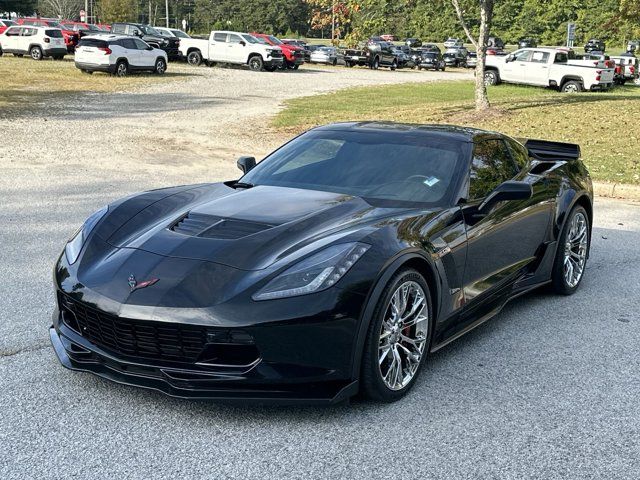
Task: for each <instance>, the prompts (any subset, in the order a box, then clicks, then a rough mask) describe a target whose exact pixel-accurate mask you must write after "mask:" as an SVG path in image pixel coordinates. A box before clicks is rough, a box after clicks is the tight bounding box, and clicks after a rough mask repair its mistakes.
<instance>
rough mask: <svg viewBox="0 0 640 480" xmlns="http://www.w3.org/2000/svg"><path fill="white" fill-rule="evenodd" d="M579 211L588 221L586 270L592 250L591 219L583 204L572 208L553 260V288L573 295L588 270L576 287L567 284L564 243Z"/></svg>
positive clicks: (557, 291) (560, 292)
mask: <svg viewBox="0 0 640 480" xmlns="http://www.w3.org/2000/svg"><path fill="white" fill-rule="evenodd" d="M578 212H580V213H582V214H583V215H584V218H585V219H586V221H587V259H586V260H585V264H584V268H585V270H586V268H587V261H588V259H589V251H590V250H591V223H590V221H589V215H587V211H586V210H585V209H584V207H582V206H581V205H576V206H574V207H573V208H572V209H571V212H570V213H569V215H568V216H567V220H566V222H565V223H564V226H563V227H562V232H561V233H560V237H558V246H557V248H556V257H555V259H554V261H553V269H552V272H551V282H552V288H553V290H554V291H555V292H556V293H559V294H561V295H573V294H574V293H575V292H576V291H577V290H578V288H580V285H581V284H582V280H583V279H584V274H585V273H586V271H583V273H582V277H581V278H580V281H579V282H578V284H577V285H576V286H575V287H570V286H569V285H567V282H566V280H565V278H564V244H565V243H566V241H567V235H569V229H570V228H571V222H572V221H573V218H574V217H575V215H576V214H577V213H578Z"/></svg>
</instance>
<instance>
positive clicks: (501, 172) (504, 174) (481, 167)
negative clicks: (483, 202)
mask: <svg viewBox="0 0 640 480" xmlns="http://www.w3.org/2000/svg"><path fill="white" fill-rule="evenodd" d="M516 173H517V172H516V169H515V165H514V163H513V160H512V159H511V155H509V151H508V150H507V146H506V145H505V143H504V142H503V141H502V140H484V141H481V142H478V143H476V144H475V145H474V147H473V161H472V162H471V172H470V182H469V199H470V200H475V199H480V198H484V197H486V196H487V195H488V194H489V193H491V192H492V191H493V190H494V189H495V188H496V187H497V186H498V185H500V184H501V183H502V182H505V181H507V180H509V179H511V178H513V177H514V175H515V174H516Z"/></svg>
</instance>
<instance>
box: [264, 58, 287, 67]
mask: <svg viewBox="0 0 640 480" xmlns="http://www.w3.org/2000/svg"><path fill="white" fill-rule="evenodd" d="M263 64H264V65H265V66H267V67H280V66H282V65H284V57H267V58H266V60H264V62H263Z"/></svg>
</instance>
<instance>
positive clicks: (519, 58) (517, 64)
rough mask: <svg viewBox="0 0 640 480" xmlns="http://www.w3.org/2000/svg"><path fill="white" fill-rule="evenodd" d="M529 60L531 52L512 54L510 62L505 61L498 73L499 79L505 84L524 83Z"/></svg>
mask: <svg viewBox="0 0 640 480" xmlns="http://www.w3.org/2000/svg"><path fill="white" fill-rule="evenodd" d="M530 58H531V50H519V51H517V52H515V53H513V54H512V59H511V61H506V59H505V64H504V68H503V69H502V70H501V71H500V78H501V79H502V80H504V81H506V82H517V83H524V82H525V70H526V69H527V65H528V64H529V59H530Z"/></svg>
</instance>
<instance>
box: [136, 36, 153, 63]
mask: <svg viewBox="0 0 640 480" xmlns="http://www.w3.org/2000/svg"><path fill="white" fill-rule="evenodd" d="M133 41H134V42H135V44H136V50H137V52H138V58H139V59H140V66H141V67H153V66H154V65H155V62H156V57H157V56H158V52H156V51H155V50H153V49H151V50H150V49H149V48H150V47H149V44H147V43H146V42H144V41H142V40H140V39H139V38H134V39H133Z"/></svg>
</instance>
